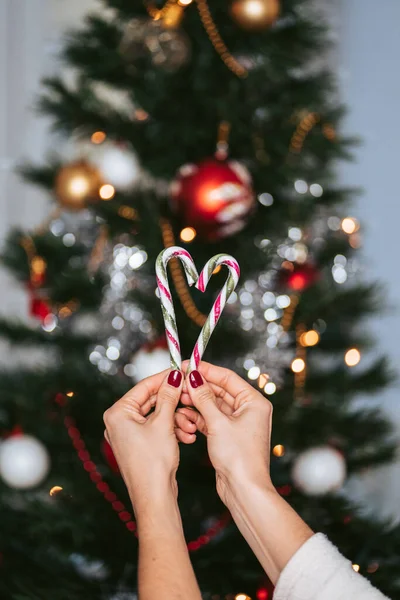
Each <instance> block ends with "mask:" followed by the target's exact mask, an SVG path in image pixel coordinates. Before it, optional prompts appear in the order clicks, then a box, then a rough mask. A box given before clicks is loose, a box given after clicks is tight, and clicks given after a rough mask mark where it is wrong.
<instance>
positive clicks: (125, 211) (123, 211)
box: [118, 204, 137, 221]
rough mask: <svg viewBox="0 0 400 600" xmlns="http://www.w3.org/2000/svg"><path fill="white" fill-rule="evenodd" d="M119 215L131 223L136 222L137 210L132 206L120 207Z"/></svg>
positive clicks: (123, 205)
mask: <svg viewBox="0 0 400 600" xmlns="http://www.w3.org/2000/svg"><path fill="white" fill-rule="evenodd" d="M118 214H119V216H120V217H123V218H124V219H128V220H129V221H135V220H136V217H137V214H136V210H135V209H134V208H132V207H131V206H126V205H125V204H122V206H120V207H119V209H118Z"/></svg>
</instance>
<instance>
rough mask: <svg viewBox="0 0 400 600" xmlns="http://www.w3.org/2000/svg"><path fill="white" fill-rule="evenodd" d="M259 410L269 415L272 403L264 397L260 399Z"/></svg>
mask: <svg viewBox="0 0 400 600" xmlns="http://www.w3.org/2000/svg"><path fill="white" fill-rule="evenodd" d="M260 410H262V412H263V413H264V414H265V415H266V416H268V417H269V416H271V415H272V411H273V406H272V403H271V402H270V401H269V400H267V399H266V398H262V399H261V400H260Z"/></svg>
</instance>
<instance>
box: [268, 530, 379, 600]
mask: <svg viewBox="0 0 400 600" xmlns="http://www.w3.org/2000/svg"><path fill="white" fill-rule="evenodd" d="M338 598H340V600H385V599H386V600H388V598H387V596H384V595H383V594H382V593H381V592H379V591H378V590H377V589H376V588H374V587H373V586H372V585H371V584H370V583H369V581H367V580H366V579H364V577H362V576H361V575H360V574H359V573H356V572H355V571H354V570H353V568H352V566H351V562H350V561H349V560H347V559H346V558H345V557H344V556H342V555H341V554H340V552H339V551H338V549H337V548H336V547H335V546H334V545H333V544H331V542H330V541H329V540H328V539H327V538H326V537H325V536H324V535H323V534H322V533H317V534H315V535H313V536H312V537H311V538H310V539H309V540H307V541H306V542H305V543H304V544H303V545H302V547H301V548H300V549H299V550H298V551H297V552H296V554H294V555H293V556H292V558H291V559H290V560H289V562H288V564H287V565H286V567H285V568H284V569H283V571H282V573H281V575H280V577H279V580H278V583H277V585H276V588H275V593H274V600H338Z"/></svg>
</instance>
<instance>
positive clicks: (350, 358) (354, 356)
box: [344, 348, 361, 367]
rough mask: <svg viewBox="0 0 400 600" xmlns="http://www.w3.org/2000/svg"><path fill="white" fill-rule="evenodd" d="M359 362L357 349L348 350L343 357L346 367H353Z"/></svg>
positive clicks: (359, 357) (359, 355) (359, 356)
mask: <svg viewBox="0 0 400 600" xmlns="http://www.w3.org/2000/svg"><path fill="white" fill-rule="evenodd" d="M360 360H361V354H360V351H359V350H357V348H350V350H347V352H346V354H345V355H344V362H345V363H346V365H347V366H348V367H355V366H356V365H358V363H359V362H360Z"/></svg>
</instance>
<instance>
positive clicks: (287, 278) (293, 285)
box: [278, 261, 321, 292]
mask: <svg viewBox="0 0 400 600" xmlns="http://www.w3.org/2000/svg"><path fill="white" fill-rule="evenodd" d="M320 276H321V274H320V272H319V271H318V269H317V268H316V267H315V266H314V265H313V264H311V263H304V264H297V263H292V262H288V261H285V262H284V263H283V265H282V269H281V271H280V272H279V273H278V286H279V287H284V288H288V289H289V290H290V291H291V292H304V291H305V290H306V289H307V288H309V287H310V286H311V285H313V284H314V283H315V282H316V281H318V279H319V278H320Z"/></svg>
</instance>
